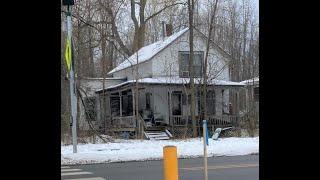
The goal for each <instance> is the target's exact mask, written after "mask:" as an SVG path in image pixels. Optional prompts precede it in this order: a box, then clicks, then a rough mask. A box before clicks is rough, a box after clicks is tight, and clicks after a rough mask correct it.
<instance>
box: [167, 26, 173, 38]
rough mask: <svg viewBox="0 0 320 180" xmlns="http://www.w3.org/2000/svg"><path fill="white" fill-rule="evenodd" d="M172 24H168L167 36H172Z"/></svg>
mask: <svg viewBox="0 0 320 180" xmlns="http://www.w3.org/2000/svg"><path fill="white" fill-rule="evenodd" d="M172 30H173V28H172V24H166V36H171V35H172Z"/></svg>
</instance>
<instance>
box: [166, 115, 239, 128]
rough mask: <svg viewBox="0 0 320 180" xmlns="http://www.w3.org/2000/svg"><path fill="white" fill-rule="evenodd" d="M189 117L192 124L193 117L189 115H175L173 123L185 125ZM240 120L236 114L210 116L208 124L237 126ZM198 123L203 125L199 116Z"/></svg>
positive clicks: (172, 117) (172, 118) (171, 118)
mask: <svg viewBox="0 0 320 180" xmlns="http://www.w3.org/2000/svg"><path fill="white" fill-rule="evenodd" d="M188 119H189V122H188V124H189V125H191V124H192V122H191V119H190V117H189V118H188V117H187V116H182V115H173V116H171V117H170V120H171V125H173V126H185V125H186V123H187V122H186V121H187V120H188ZM239 120H240V117H239V116H234V115H222V116H209V117H208V126H212V125H213V126H215V127H225V126H237V124H238V122H239ZM197 125H198V126H199V125H202V123H201V122H200V119H199V118H198V117H197Z"/></svg>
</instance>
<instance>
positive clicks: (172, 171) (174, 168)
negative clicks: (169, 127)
mask: <svg viewBox="0 0 320 180" xmlns="http://www.w3.org/2000/svg"><path fill="white" fill-rule="evenodd" d="M163 170H164V180H178V179H179V175H178V159H177V147H175V146H165V147H163Z"/></svg>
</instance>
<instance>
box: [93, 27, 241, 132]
mask: <svg viewBox="0 0 320 180" xmlns="http://www.w3.org/2000/svg"><path fill="white" fill-rule="evenodd" d="M206 42H207V37H206V36H205V35H204V34H202V33H201V32H200V31H198V30H197V29H195V30H194V58H193V59H194V62H193V68H194V75H195V78H194V83H195V86H196V88H197V93H196V101H197V103H196V110H195V113H196V116H197V117H198V115H199V112H200V103H201V102H200V101H201V98H200V95H199V94H200V93H199V92H200V91H199V88H200V85H201V83H202V81H203V78H202V75H203V73H202V72H203V69H204V59H205V52H206ZM189 54H190V53H189V28H185V29H183V30H181V31H179V32H177V33H175V34H172V35H171V36H167V37H165V38H163V39H162V40H160V41H158V42H155V43H153V44H150V45H147V46H145V47H142V48H141V49H140V50H139V51H137V52H136V53H135V54H133V55H132V56H131V57H129V58H127V59H125V60H124V61H123V62H122V63H121V64H119V65H118V66H117V67H116V68H114V69H113V70H112V71H110V72H109V75H110V76H112V77H113V78H115V79H117V80H119V79H123V78H124V79H125V80H123V81H122V82H119V83H117V84H114V83H113V84H112V85H109V86H108V85H106V87H105V89H100V90H97V91H96V95H97V97H98V99H100V100H99V101H96V102H97V106H100V107H101V106H102V104H103V106H104V109H106V112H104V113H105V114H104V116H102V115H101V114H98V115H97V116H98V117H97V119H98V121H103V122H105V123H104V124H105V131H106V133H109V132H132V133H133V134H134V133H136V132H137V131H138V130H139V128H140V129H141V128H144V129H145V130H146V129H148V128H156V127H159V128H166V129H168V130H170V131H171V132H172V134H174V135H175V134H176V132H178V131H179V128H180V129H181V128H183V127H187V126H188V125H190V124H191V121H190V119H191V118H190V93H189V90H188V83H189V80H190V78H189V75H190V73H189ZM229 62H230V56H229V55H228V54H227V53H226V52H225V51H223V50H222V49H221V48H220V47H218V46H217V45H216V44H214V43H213V42H211V43H210V48H209V54H208V65H207V72H208V83H207V102H206V104H207V114H208V117H209V118H208V121H209V127H211V126H212V125H215V127H216V126H223V125H230V124H231V122H233V120H234V119H233V118H234V117H235V114H236V113H235V112H234V111H233V110H231V109H230V108H231V107H230V103H229V99H230V97H229V96H230V95H229V94H230V91H235V92H236V91H237V90H239V89H240V88H242V87H244V84H243V83H239V82H231V81H230V77H229ZM136 79H138V81H136ZM136 82H138V85H137V84H136ZM135 88H138V94H136V93H135V92H136V90H135ZM135 96H138V99H137V100H138V102H135V101H136V98H135ZM103 97H105V99H106V102H103V101H101V99H103ZM135 103H137V104H138V106H135ZM233 106H234V107H232V109H236V108H235V105H233ZM136 107H138V112H139V115H138V116H139V118H140V120H141V121H142V122H143V125H140V124H139V123H138V122H140V121H137V119H136V118H135V112H136V110H135V108H136ZM231 111H233V112H231ZM102 117H104V118H102ZM197 124H199V125H200V122H198V123H197Z"/></svg>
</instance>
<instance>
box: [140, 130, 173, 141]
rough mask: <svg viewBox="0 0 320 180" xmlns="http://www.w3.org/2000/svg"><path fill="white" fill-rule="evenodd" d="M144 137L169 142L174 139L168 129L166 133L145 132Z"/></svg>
mask: <svg viewBox="0 0 320 180" xmlns="http://www.w3.org/2000/svg"><path fill="white" fill-rule="evenodd" d="M144 135H145V137H146V139H149V140H168V139H170V138H172V135H171V133H170V132H169V131H168V130H167V129H166V130H165V131H145V132H144Z"/></svg>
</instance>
